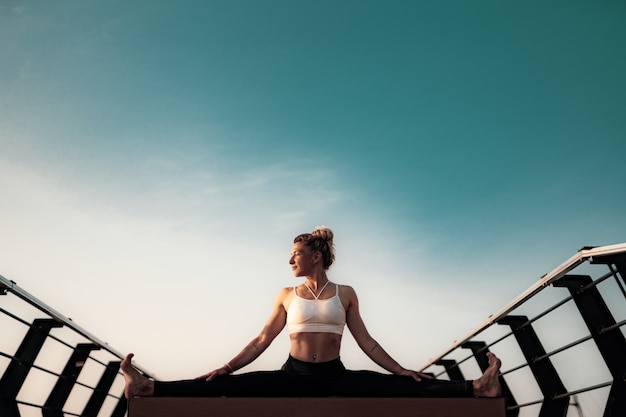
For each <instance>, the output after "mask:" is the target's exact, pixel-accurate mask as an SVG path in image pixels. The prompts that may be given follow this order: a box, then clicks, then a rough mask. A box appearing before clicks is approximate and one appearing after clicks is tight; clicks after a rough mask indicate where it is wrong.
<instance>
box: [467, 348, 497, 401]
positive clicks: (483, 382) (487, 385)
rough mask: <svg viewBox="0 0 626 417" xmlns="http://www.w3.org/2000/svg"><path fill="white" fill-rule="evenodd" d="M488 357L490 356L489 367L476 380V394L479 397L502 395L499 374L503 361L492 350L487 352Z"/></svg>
mask: <svg viewBox="0 0 626 417" xmlns="http://www.w3.org/2000/svg"><path fill="white" fill-rule="evenodd" d="M487 358H489V367H488V368H487V370H486V371H485V373H484V374H483V375H482V376H481V377H480V378H478V379H477V380H475V381H474V395H476V396H477V397H501V396H502V388H500V381H499V379H498V375H499V371H500V365H502V362H500V359H498V358H497V357H496V355H494V354H493V353H491V352H487Z"/></svg>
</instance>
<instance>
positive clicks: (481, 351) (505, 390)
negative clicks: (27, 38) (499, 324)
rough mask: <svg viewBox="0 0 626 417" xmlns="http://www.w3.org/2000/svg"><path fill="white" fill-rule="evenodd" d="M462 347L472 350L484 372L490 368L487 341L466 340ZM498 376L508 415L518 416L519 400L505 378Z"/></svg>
mask: <svg viewBox="0 0 626 417" xmlns="http://www.w3.org/2000/svg"><path fill="white" fill-rule="evenodd" d="M461 347H462V348H463V349H470V350H471V351H472V353H473V354H474V359H476V363H478V367H479V368H480V370H481V371H482V372H485V371H486V370H487V368H489V358H487V352H489V349H487V344H486V343H485V342H474V341H471V342H465V343H463V345H461ZM498 378H499V380H500V387H501V388H502V396H503V397H504V398H505V399H506V407H507V410H506V415H507V417H517V416H518V415H519V408H517V407H516V406H517V401H515V397H514V396H513V393H512V392H511V389H510V388H509V386H508V384H507V383H506V381H505V380H504V378H502V376H499V377H498Z"/></svg>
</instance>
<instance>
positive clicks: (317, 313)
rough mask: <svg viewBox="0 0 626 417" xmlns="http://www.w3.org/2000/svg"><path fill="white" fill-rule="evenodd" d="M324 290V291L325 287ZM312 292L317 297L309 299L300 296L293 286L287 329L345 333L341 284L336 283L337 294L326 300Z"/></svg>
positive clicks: (293, 331)
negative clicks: (340, 292) (340, 296)
mask: <svg viewBox="0 0 626 417" xmlns="http://www.w3.org/2000/svg"><path fill="white" fill-rule="evenodd" d="M326 285H328V282H327V283H326ZM307 288H308V287H307ZM309 291H311V289H310V288H309ZM322 291H324V289H323V288H322ZM311 293H312V294H313V297H315V299H313V300H307V299H306V298H302V297H300V296H299V295H298V294H297V293H296V287H293V299H292V300H291V304H289V308H288V309H287V331H288V332H289V334H293V333H336V334H343V329H344V326H345V324H346V310H345V309H344V308H343V304H341V299H340V298H339V285H337V284H335V295H334V296H333V297H331V298H329V299H326V300H320V299H318V298H317V297H316V296H315V293H313V291H311ZM320 294H321V292H320Z"/></svg>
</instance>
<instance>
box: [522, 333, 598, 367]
mask: <svg viewBox="0 0 626 417" xmlns="http://www.w3.org/2000/svg"><path fill="white" fill-rule="evenodd" d="M592 337H593V336H591V335H589V336H585V337H581V338H580V339H578V340H575V341H573V342H571V343H568V344H567V345H564V346H561V347H560V348H558V349H555V350H553V351H552V352H549V353H546V354H545V355H542V356H537V357H536V358H534V359H533V362H539V361H542V360H544V359H546V358H549V357H550V356H553V355H556V354H557V353H561V352H563V351H565V350H567V349H569V348H573V347H574V346H577V345H580V344H581V343H583V342H586V341H587V340H590V339H591V338H592Z"/></svg>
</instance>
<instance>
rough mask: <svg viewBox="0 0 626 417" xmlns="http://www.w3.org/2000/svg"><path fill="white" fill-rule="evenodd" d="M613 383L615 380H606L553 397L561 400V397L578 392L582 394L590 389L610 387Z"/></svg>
mask: <svg viewBox="0 0 626 417" xmlns="http://www.w3.org/2000/svg"><path fill="white" fill-rule="evenodd" d="M612 384H613V382H611V381H609V382H604V383H602V384H598V385H592V386H590V387H586V388H581V389H578V390H575V391H570V392H564V393H563V394H559V395H555V396H554V397H552V399H554V400H559V399H561V398H565V397H569V396H572V395H576V394H581V393H583V392H589V391H593V390H596V389H600V388H605V387H610V386H611V385H612Z"/></svg>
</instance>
